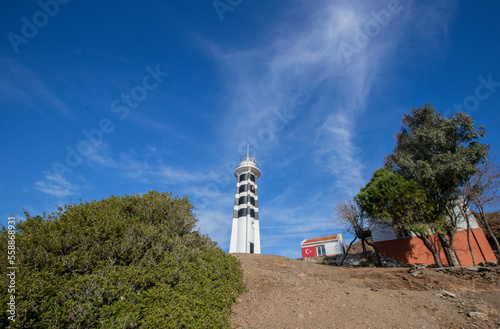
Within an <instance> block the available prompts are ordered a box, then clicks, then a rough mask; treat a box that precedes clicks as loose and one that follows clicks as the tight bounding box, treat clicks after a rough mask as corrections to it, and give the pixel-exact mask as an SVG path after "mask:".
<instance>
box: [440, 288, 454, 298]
mask: <svg viewBox="0 0 500 329" xmlns="http://www.w3.org/2000/svg"><path fill="white" fill-rule="evenodd" d="M442 293H443V296H448V297H451V298H455V297H456V295H455V294H454V293H452V292H449V291H446V290H443V292H442Z"/></svg>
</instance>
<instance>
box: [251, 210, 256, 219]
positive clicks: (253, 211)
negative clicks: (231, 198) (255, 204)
mask: <svg viewBox="0 0 500 329" xmlns="http://www.w3.org/2000/svg"><path fill="white" fill-rule="evenodd" d="M250 216H251V217H253V218H255V210H253V209H250Z"/></svg>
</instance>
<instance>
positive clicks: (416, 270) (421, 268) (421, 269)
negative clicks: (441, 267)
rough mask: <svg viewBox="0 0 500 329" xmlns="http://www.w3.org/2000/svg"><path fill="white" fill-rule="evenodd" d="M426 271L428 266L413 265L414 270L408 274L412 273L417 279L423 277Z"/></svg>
mask: <svg viewBox="0 0 500 329" xmlns="http://www.w3.org/2000/svg"><path fill="white" fill-rule="evenodd" d="M426 269H427V265H425V264H417V265H413V266H412V268H410V269H409V270H408V273H410V274H411V275H412V276H413V277H414V278H416V277H417V276H422V275H423V273H424V272H425V270H426Z"/></svg>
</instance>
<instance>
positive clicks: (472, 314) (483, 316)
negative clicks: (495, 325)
mask: <svg viewBox="0 0 500 329" xmlns="http://www.w3.org/2000/svg"><path fill="white" fill-rule="evenodd" d="M467 315H468V316H470V317H471V318H473V319H479V320H488V315H487V314H486V313H481V312H469V313H467Z"/></svg>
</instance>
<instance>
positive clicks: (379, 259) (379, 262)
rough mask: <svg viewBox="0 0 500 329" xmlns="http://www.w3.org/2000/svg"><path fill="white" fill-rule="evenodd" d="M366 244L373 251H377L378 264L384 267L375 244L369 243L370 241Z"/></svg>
mask: <svg viewBox="0 0 500 329" xmlns="http://www.w3.org/2000/svg"><path fill="white" fill-rule="evenodd" d="M366 244H368V245H369V246H370V247H372V248H373V250H375V255H376V256H377V262H378V264H377V265H378V266H382V258H381V257H380V253H379V252H378V249H377V247H375V244H374V243H373V242H369V241H368V240H366Z"/></svg>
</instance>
